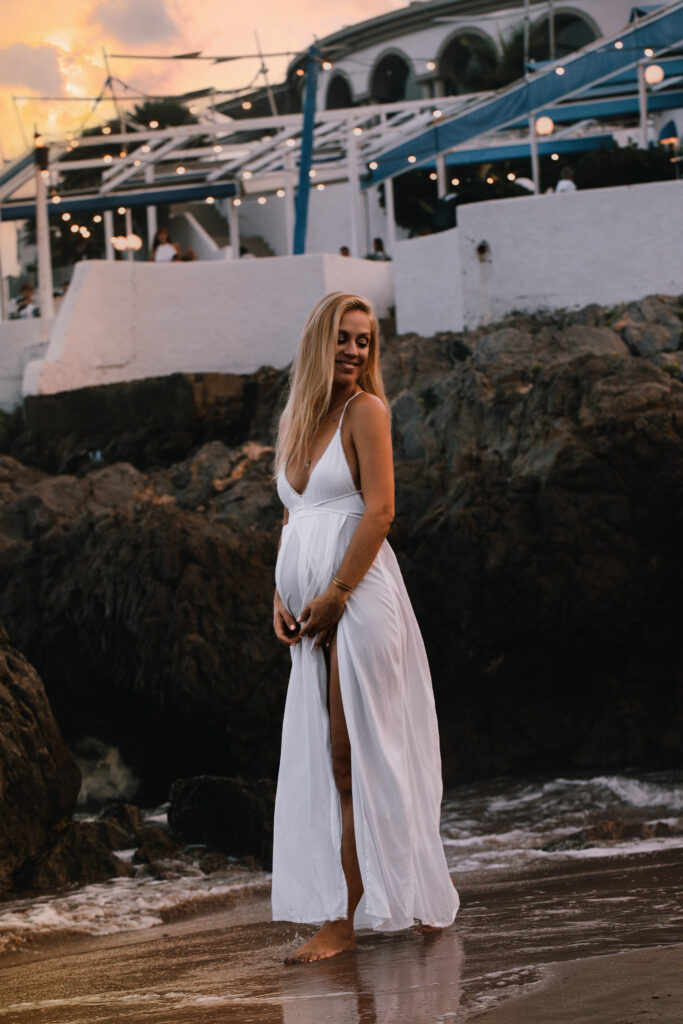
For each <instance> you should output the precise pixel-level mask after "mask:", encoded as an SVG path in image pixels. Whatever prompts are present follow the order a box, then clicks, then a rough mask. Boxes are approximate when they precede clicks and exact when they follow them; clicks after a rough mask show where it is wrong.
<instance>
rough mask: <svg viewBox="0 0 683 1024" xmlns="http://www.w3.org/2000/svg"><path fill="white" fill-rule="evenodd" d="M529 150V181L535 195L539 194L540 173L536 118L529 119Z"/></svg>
mask: <svg viewBox="0 0 683 1024" xmlns="http://www.w3.org/2000/svg"><path fill="white" fill-rule="evenodd" d="M529 149H530V150H531V180H532V181H533V183H534V186H535V188H536V195H537V196H538V195H540V194H541V171H540V168H539V165H538V139H537V137H536V117H535V115H534V114H532V115H531V117H530V118H529Z"/></svg>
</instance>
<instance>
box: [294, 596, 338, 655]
mask: <svg viewBox="0 0 683 1024" xmlns="http://www.w3.org/2000/svg"><path fill="white" fill-rule="evenodd" d="M348 596H349V595H348V594H347V593H346V592H345V591H343V590H340V589H339V587H335V585H334V584H333V583H330V585H329V587H328V588H327V590H326V591H325V592H324V594H320V595H319V596H318V597H314V598H313V600H312V601H309V602H308V604H307V605H306V607H305V608H304V610H303V611H302V613H301V615H300V616H299V622H300V623H302V625H301V633H300V635H301V636H310V637H311V638H313V637H316V641H315V643H314V644H313V646H314V647H320V646H322V644H325V646H326V647H329V646H330V644H331V643H332V640H333V638H334V634H335V631H336V629H337V623H338V622H339V620H340V619H341V617H342V612H343V611H344V608H345V607H346V601H347V598H348Z"/></svg>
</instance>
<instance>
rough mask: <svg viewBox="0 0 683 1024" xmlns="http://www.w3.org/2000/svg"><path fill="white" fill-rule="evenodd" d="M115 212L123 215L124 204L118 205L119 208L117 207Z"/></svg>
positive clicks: (124, 210)
mask: <svg viewBox="0 0 683 1024" xmlns="http://www.w3.org/2000/svg"><path fill="white" fill-rule="evenodd" d="M116 212H117V213H120V214H122V215H123V214H124V213H125V212H126V208H125V206H119V208H118V210H117V211H116Z"/></svg>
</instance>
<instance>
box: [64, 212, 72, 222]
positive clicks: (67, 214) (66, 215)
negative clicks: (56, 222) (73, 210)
mask: <svg viewBox="0 0 683 1024" xmlns="http://www.w3.org/2000/svg"><path fill="white" fill-rule="evenodd" d="M62 220H63V221H68V220H71V214H70V213H63V214H62Z"/></svg>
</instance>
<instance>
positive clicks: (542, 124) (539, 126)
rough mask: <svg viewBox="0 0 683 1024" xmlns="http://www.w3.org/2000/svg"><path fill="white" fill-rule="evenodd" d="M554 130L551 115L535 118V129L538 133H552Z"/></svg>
mask: <svg viewBox="0 0 683 1024" xmlns="http://www.w3.org/2000/svg"><path fill="white" fill-rule="evenodd" d="M554 130H555V122H554V121H553V119H552V117H547V116H546V115H543V117H539V118H537V120H536V131H537V132H538V134H539V135H552V133H553V132H554Z"/></svg>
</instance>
